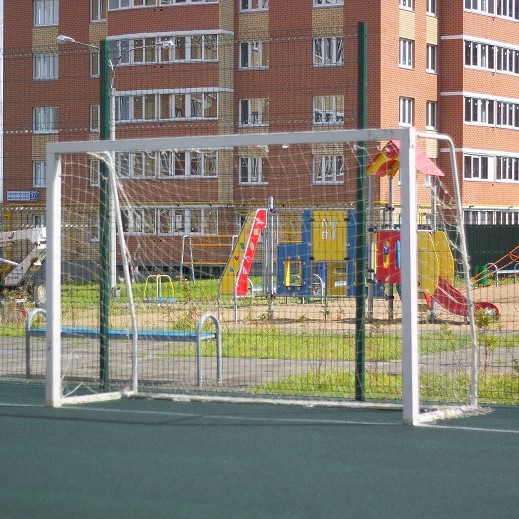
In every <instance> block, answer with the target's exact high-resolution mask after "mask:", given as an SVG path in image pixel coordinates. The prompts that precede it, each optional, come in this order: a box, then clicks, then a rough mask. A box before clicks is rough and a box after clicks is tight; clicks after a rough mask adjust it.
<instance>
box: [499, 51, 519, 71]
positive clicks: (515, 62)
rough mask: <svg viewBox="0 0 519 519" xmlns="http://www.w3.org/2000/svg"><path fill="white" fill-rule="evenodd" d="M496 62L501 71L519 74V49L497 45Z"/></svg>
mask: <svg viewBox="0 0 519 519" xmlns="http://www.w3.org/2000/svg"><path fill="white" fill-rule="evenodd" d="M496 62H497V63H496V65H497V66H496V69H497V70H498V71H499V72H508V73H510V74H519V50H516V49H510V48H506V47H497V52H496Z"/></svg>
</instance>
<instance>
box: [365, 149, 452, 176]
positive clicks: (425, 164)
mask: <svg viewBox="0 0 519 519" xmlns="http://www.w3.org/2000/svg"><path fill="white" fill-rule="evenodd" d="M399 154H400V141H397V140H391V141H388V142H387V144H386V145H385V146H384V147H383V148H382V150H381V151H380V153H378V154H377V155H376V156H375V157H374V159H373V160H372V161H371V163H370V164H369V166H368V170H367V171H368V174H371V175H377V176H379V177H384V176H386V175H389V176H395V175H396V174H397V172H398V168H399ZM415 160H416V169H417V170H418V171H419V172H420V173H423V174H424V175H433V176H437V177H443V176H445V175H444V173H443V171H442V170H441V169H440V168H439V167H438V166H437V165H436V164H435V163H434V162H433V161H432V160H431V159H430V158H429V157H428V156H427V155H426V154H425V152H424V151H423V150H422V149H421V148H420V147H419V146H416V148H415Z"/></svg>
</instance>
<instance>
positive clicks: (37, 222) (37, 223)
mask: <svg viewBox="0 0 519 519" xmlns="http://www.w3.org/2000/svg"><path fill="white" fill-rule="evenodd" d="M32 226H33V227H46V226H47V217H46V215H44V214H33V215H32Z"/></svg>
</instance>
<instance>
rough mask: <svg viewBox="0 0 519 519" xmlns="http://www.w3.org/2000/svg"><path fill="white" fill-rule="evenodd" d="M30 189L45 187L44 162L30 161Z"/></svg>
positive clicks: (45, 171) (45, 167) (45, 169)
mask: <svg viewBox="0 0 519 519" xmlns="http://www.w3.org/2000/svg"><path fill="white" fill-rule="evenodd" d="M32 187H36V188H46V187H47V162H46V161H45V160H33V161H32Z"/></svg>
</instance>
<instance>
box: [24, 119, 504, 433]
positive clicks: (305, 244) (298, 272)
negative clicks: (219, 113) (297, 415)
mask: <svg viewBox="0 0 519 519" xmlns="http://www.w3.org/2000/svg"><path fill="white" fill-rule="evenodd" d="M442 146H443V147H442ZM428 156H434V157H437V158H438V161H437V162H436V163H434V162H433V161H431V160H430V159H429V158H428ZM47 171H48V184H47V243H48V254H47V265H46V268H47V271H46V276H47V279H46V281H47V294H48V297H47V308H46V351H47V371H46V383H47V392H46V398H47V402H48V405H51V406H59V405H63V404H67V403H79V402H84V401H90V400H92V399H96V400H97V399H99V400H102V399H109V398H124V397H141V396H146V397H149V398H153V397H156V396H159V395H160V396H162V397H164V396H167V397H170V398H200V399H202V398H208V399H210V398H212V399H215V398H216V399H225V400H229V401H233V400H235V401H242V400H243V399H256V400H262V401H272V402H276V403H281V402H286V403H294V402H305V403H309V402H312V403H320V404H322V405H355V406H357V405H358V406H362V405H367V406H374V405H375V406H393V407H399V408H402V409H403V420H404V422H406V423H412V424H417V423H420V422H422V421H426V420H431V419H437V418H441V417H442V416H448V415H450V414H453V413H457V412H460V411H467V410H470V411H475V410H476V409H477V405H478V402H477V370H478V359H477V340H476V339H477V333H476V328H475V319H474V318H475V308H476V309H478V308H479V309H483V310H485V311H497V309H496V308H495V307H493V305H492V304H491V303H489V304H488V305H487V306H481V304H480V306H479V307H478V306H477V305H475V304H474V303H473V298H472V293H471V286H470V275H469V260H468V258H467V253H466V245H465V239H464V233H463V213H462V208H461V203H460V192H459V182H458V178H457V174H456V161H455V155H454V147H453V144H452V142H451V140H450V139H449V138H448V137H447V136H441V135H429V134H418V133H416V131H415V130H414V129H413V128H399V129H388V130H383V129H375V130H323V131H310V132H291V133H251V134H239V135H210V136H195V137H172V138H152V139H139V140H119V141H88V142H58V143H49V144H48V145H47ZM28 334H29V336H30V335H31V331H30V330H29V331H28ZM31 340H34V341H35V340H36V339H35V338H34V337H33V338H32V339H31Z"/></svg>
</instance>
